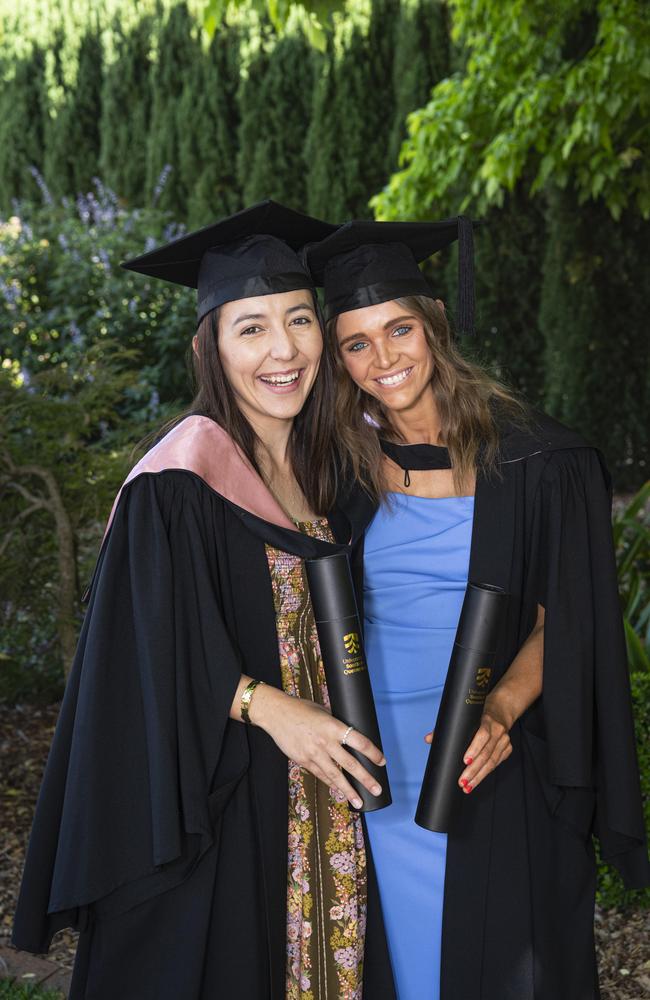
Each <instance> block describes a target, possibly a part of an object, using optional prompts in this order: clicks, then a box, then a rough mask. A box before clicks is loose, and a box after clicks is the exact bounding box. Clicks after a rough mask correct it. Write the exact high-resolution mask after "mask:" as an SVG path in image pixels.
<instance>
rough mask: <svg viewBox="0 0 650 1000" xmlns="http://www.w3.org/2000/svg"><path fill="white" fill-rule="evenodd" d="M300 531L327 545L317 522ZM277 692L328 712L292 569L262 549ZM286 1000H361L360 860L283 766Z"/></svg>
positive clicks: (318, 794) (308, 619)
mask: <svg viewBox="0 0 650 1000" xmlns="http://www.w3.org/2000/svg"><path fill="white" fill-rule="evenodd" d="M297 526H298V528H299V530H300V531H304V532H305V533H307V534H310V535H313V536H315V537H317V538H321V539H323V540H325V541H332V540H333V539H332V535H331V532H330V529H329V525H328V524H327V521H326V520H318V521H307V522H300V523H298V525H297ZM266 556H267V560H268V565H269V570H270V573H271V580H272V584H273V596H274V603H275V615H276V624H277V631H278V643H279V651H280V666H281V670H282V687H283V689H284V691H286V693H287V694H290V695H293V696H294V697H296V698H308V699H310V700H311V701H315V702H317V703H318V704H320V705H324V706H326V707H327V708H329V698H328V694H327V685H326V682H325V673H324V670H323V662H322V659H321V655H320V648H319V645H318V638H317V635H316V626H315V623H314V615H313V611H312V607H311V602H310V600H309V592H308V590H307V583H306V577H305V572H304V566H303V563H302V561H301V560H300V559H299V558H298V557H297V556H294V555H291V554H290V553H287V552H282V551H280V550H279V549H274V548H272V547H271V546H269V545H267V547H266ZM288 779H289V843H288V859H289V864H288V877H287V966H286V998H287V1000H333V998H335V997H337V998H339V1000H361V996H362V980H363V950H364V940H365V929H366V853H365V846H364V838H363V829H362V826H361V818H360V816H359V815H358V813H355V812H354V811H353V810H352V809H350V808H349V805H348V802H347V799H345V798H344V797H343V795H342V794H341V793H340V792H338V791H337V790H336V789H332V788H330V789H328V788H326V787H325V785H324V784H323V783H322V782H321V781H319V780H318V779H317V778H315V777H313V775H311V774H310V773H309V772H308V771H306V770H304V769H303V768H301V767H299V765H298V764H296V763H295V762H294V761H292V760H289V775H288Z"/></svg>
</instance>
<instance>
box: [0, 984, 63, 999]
mask: <svg viewBox="0 0 650 1000" xmlns="http://www.w3.org/2000/svg"><path fill="white" fill-rule="evenodd" d="M0 1000H64V997H63V993H60V992H59V990H48V989H45V988H43V987H41V986H35V985H33V984H30V983H19V982H17V981H16V980H15V979H0Z"/></svg>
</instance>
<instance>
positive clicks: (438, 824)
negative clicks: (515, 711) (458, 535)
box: [415, 583, 508, 833]
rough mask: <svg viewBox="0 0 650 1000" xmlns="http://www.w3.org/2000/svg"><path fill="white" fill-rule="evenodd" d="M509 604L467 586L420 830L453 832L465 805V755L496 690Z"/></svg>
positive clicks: (496, 593) (484, 587)
mask: <svg viewBox="0 0 650 1000" xmlns="http://www.w3.org/2000/svg"><path fill="white" fill-rule="evenodd" d="M507 601H508V595H507V594H506V592H505V591H504V590H501V588H500V587H492V586H490V585H489V584H485V583H469V584H468V585H467V590H466V592H465V599H464V600H463V607H462V610H461V613H460V619H459V622H458V629H457V630H456V640H455V642H454V648H453V649H452V652H451V658H450V660H449V670H448V671H447V679H446V681H445V686H444V689H443V692H442V700H441V702H440V709H439V711H438V718H437V719H436V725H435V733H434V736H433V742H432V744H431V748H430V750H429V758H428V760H427V766H426V770H425V772H424V780H423V782H422V789H421V791H420V799H419V802H418V807H417V810H416V813H415V822H416V823H417V824H418V826H423V827H424V828H425V829H426V830H433V831H434V832H435V833H448V832H449V826H450V824H451V822H452V819H453V815H454V811H455V809H456V807H457V805H458V803H459V801H460V796H461V794H462V792H461V789H460V788H459V787H458V777H459V775H460V773H461V771H462V770H463V767H464V763H463V754H464V753H465V750H466V749H467V747H468V745H469V743H470V740H471V739H472V737H473V735H474V733H475V732H476V730H477V729H478V727H479V723H480V720H481V714H482V712H483V704H484V702H485V698H486V696H487V694H488V691H489V690H490V682H491V679H492V670H493V667H494V658H495V655H496V648H497V640H498V638H499V633H500V631H501V627H502V622H503V618H504V614H505V608H506V604H507Z"/></svg>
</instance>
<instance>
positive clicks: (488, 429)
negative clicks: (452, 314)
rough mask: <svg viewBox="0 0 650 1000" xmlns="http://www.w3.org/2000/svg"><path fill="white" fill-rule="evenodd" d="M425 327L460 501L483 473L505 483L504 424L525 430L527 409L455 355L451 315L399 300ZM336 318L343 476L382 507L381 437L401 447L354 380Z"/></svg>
mask: <svg viewBox="0 0 650 1000" xmlns="http://www.w3.org/2000/svg"><path fill="white" fill-rule="evenodd" d="M395 301H396V302H397V304H398V305H399V306H400V308H403V309H404V310H405V311H406V312H408V313H410V314H412V315H413V316H417V317H418V319H419V320H421V322H422V325H423V328H424V335H425V337H426V340H427V344H428V345H429V350H430V351H431V354H432V357H433V375H432V377H431V387H432V389H433V393H434V396H435V400H436V405H437V407H438V414H439V416H440V424H441V438H442V442H443V444H444V445H446V447H447V448H448V450H449V457H450V460H451V466H452V474H453V482H454V489H455V491H456V493H458V494H460V493H462V492H463V489H464V488H465V487H466V485H467V483H468V482H469V481H470V479H471V476H472V475H473V474H474V473H475V472H476V471H477V470H478V469H479V468H480V470H481V471H482V472H483V473H485V474H486V475H494V474H496V475H498V474H499V473H498V466H497V456H498V451H499V423H500V422H501V420H503V419H509V420H511V421H514V422H515V423H518V424H524V423H525V422H526V419H525V418H526V408H525V405H524V404H523V403H522V402H521V401H520V400H519V399H518V398H517V397H516V396H515V395H514V393H513V392H512V391H511V390H510V389H508V388H507V387H506V386H505V385H502V384H501V383H500V382H498V381H497V380H496V379H494V378H492V377H491V376H490V375H489V374H488V373H487V372H486V371H484V370H483V369H482V368H480V367H479V366H478V365H475V364H472V363H471V362H470V361H467V360H466V359H465V358H464V357H463V356H462V355H461V354H460V352H459V351H458V349H457V348H456V346H455V344H454V341H453V339H452V335H451V330H450V327H449V323H448V322H447V317H446V316H445V313H444V310H443V309H442V308H440V306H438V305H437V303H436V302H435V301H434V300H433V299H430V298H427V297H426V296H423V295H410V296H405V297H404V298H400V299H396V300H395ZM336 323H337V318H336V317H335V318H334V319H332V320H330V321H329V323H328V324H327V339H328V341H329V345H330V346H331V349H332V350H333V352H334V354H335V358H336V382H337V395H336V414H335V420H336V432H337V443H338V447H339V450H340V455H341V461H342V466H343V473H344V475H348V476H349V475H350V474H351V475H352V476H353V477H354V478H355V480H357V481H358V482H359V483H361V485H362V486H363V487H364V489H366V491H367V492H368V493H369V494H370V495H371V496H372V497H373V499H374V500H375V501H380V500H382V499H383V498H384V496H385V494H386V492H387V483H386V480H385V475H384V463H383V461H382V451H381V448H380V445H379V439H380V437H386V438H389V439H392V440H394V441H396V442H397V443H399V435H398V434H397V433H396V431H395V429H394V427H393V426H392V424H391V422H390V418H389V414H388V413H387V411H386V410H385V409H384V408H383V407H382V405H381V403H380V402H379V400H377V399H375V397H374V396H370V395H369V394H368V393H366V392H364V391H363V390H362V389H360V388H359V386H358V385H357V384H356V383H355V382H353V380H352V379H351V378H350V375H349V374H348V372H347V370H346V368H345V365H344V363H343V359H342V357H341V352H340V350H339V348H338V342H337V338H336Z"/></svg>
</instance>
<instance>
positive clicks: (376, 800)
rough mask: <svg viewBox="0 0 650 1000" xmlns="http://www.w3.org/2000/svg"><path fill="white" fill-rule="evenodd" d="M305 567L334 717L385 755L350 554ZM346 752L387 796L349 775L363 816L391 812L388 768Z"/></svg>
mask: <svg viewBox="0 0 650 1000" xmlns="http://www.w3.org/2000/svg"><path fill="white" fill-rule="evenodd" d="M305 566H306V569H307V581H308V583H309V594H310V596H311V603H312V607H313V609H314V618H315V620H316V630H317V632H318V641H319V643H320V649H321V655H322V657H323V666H324V668H325V678H326V680H327V690H328V692H329V698H330V706H331V709H332V715H333V716H334V717H335V718H336V719H340V721H341V722H344V723H345V724H346V726H354V728H355V729H356V730H358V732H360V733H363V735H364V736H367V737H368V739H370V740H372V742H373V743H374V744H375V746H376V747H379V748H380V749H381V737H380V735H379V724H378V722H377V713H376V711H375V702H374V699H373V697H372V688H371V687H370V677H369V675H368V666H367V664H366V656H365V653H364V650H363V641H362V638H361V625H360V622H359V612H358V610H357V602H356V599H355V596H354V587H353V585H352V573H351V572H350V562H349V559H348V555H347V552H338V553H336V555H333V556H323V557H321V558H320V559H307V560H306V561H305ZM345 749H346V750H347V751H348V752H349V753H351V754H352V756H353V757H356V759H357V760H358V761H359V763H360V764H362V765H363V767H365V769H366V770H367V771H368V772H369V773H370V774H371V775H372V776H373V778H376V780H377V781H378V783H379V784H380V785H381V789H382V790H381V794H380V795H373V794H372V792H369V791H368V789H367V788H364V786H363V785H362V784H361V783H360V782H359V781H357V779H356V778H353V777H352V775H350V774H348V773H347V771H346V772H345V773H346V776H347V778H348V780H349V781H350V784H351V785H352V786H353V788H354V789H355V791H357V792H358V794H359V798H360V799H361V801H362V802H363V805H362V807H361V812H372V811H373V810H375V809H383V808H384V806H389V805H390V804H391V802H392V799H391V797H390V789H389V787H388V775H387V773H386V768H385V767H380V766H379V765H378V764H373V763H372V761H370V760H368V758H367V757H364V756H363V754H361V753H358V751H356V750H353V749H352V747H350V746H346V748H345Z"/></svg>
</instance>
